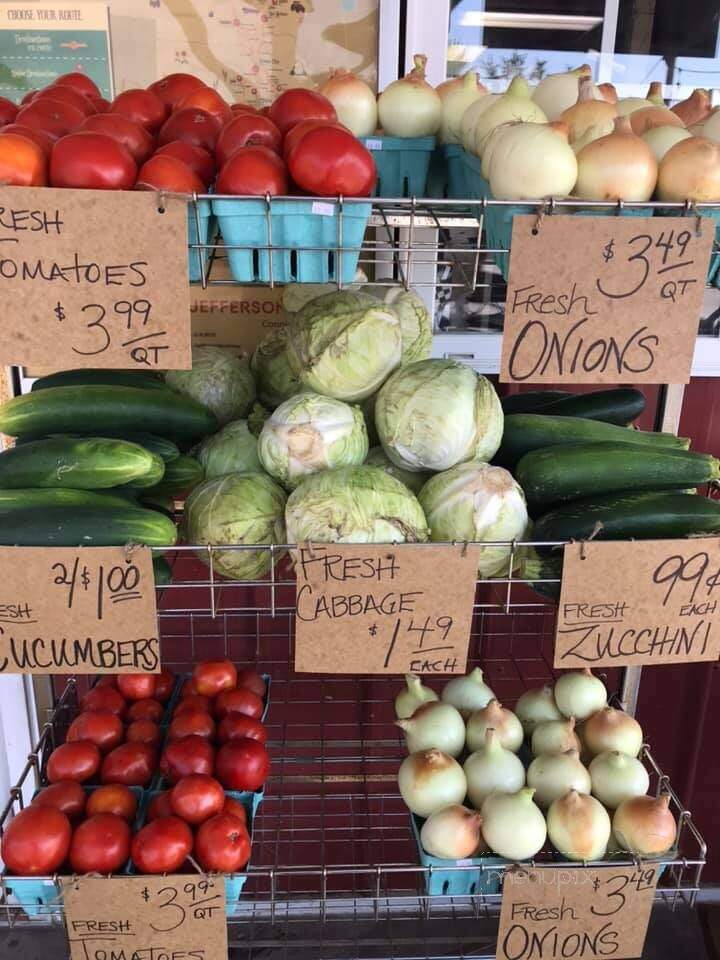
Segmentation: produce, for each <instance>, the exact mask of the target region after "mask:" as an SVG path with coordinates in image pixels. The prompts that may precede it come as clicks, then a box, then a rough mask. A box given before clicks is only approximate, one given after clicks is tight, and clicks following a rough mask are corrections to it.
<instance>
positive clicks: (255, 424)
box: [247, 403, 270, 438]
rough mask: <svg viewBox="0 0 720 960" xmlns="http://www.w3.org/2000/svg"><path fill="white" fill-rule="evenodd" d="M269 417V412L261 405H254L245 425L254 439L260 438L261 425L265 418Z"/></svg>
mask: <svg viewBox="0 0 720 960" xmlns="http://www.w3.org/2000/svg"><path fill="white" fill-rule="evenodd" d="M269 416H270V411H269V410H268V409H266V408H265V407H264V406H263V405H262V404H261V403H254V404H253V406H252V410H251V411H250V413H249V414H248V418H247V425H248V429H249V431H250V433H251V434H252V435H253V436H254V437H256V438H257V437H259V436H260V431H261V430H262V428H263V425H264V423H265V421H266V420H267V418H268V417H269Z"/></svg>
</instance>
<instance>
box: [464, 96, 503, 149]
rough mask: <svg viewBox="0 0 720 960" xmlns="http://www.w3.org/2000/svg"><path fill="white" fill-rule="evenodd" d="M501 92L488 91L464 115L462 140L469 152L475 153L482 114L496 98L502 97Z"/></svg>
mask: <svg viewBox="0 0 720 960" xmlns="http://www.w3.org/2000/svg"><path fill="white" fill-rule="evenodd" d="M500 96H501V95H500V94H499V93H488V94H486V96H484V97H480V99H478V100H475V101H474V102H473V103H471V104H470V106H469V107H468V108H467V110H466V111H465V113H464V114H463V115H462V120H461V121H460V142H461V143H462V145H463V147H464V148H465V149H466V150H467V151H468V153H475V127H476V125H477V123H478V120H479V118H480V116H481V115H482V114H483V113H484V112H485V111H486V110H488V109H489V108H490V107H491V106H492V105H493V103H495V101H496V100H499V99H500Z"/></svg>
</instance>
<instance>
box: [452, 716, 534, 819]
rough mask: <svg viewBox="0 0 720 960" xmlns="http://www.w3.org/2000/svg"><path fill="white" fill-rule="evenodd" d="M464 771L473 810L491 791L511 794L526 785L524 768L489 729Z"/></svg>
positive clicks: (464, 766) (466, 762) (471, 755)
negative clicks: (483, 741) (481, 744)
mask: <svg viewBox="0 0 720 960" xmlns="http://www.w3.org/2000/svg"><path fill="white" fill-rule="evenodd" d="M463 770H464V771H465V777H466V778H467V789H468V797H469V798H470V802H471V803H472V805H473V806H474V807H480V805H481V804H482V803H483V801H484V800H485V798H486V797H489V796H490V794H491V793H492V792H493V790H502V791H504V792H506V793H514V792H515V791H516V790H519V789H520V787H523V786H525V767H524V766H523V765H522V763H521V761H520V760H519V759H518V757H517V756H516V755H515V754H514V753H513V752H512V750H506V749H505V747H503V746H502V744H501V743H500V740H499V738H498V737H497V735H496V733H495V731H494V730H493V729H492V728H490V729H488V730H487V731H486V733H485V743H484V744H483V746H482V747H480V749H479V750H476V751H475V752H474V753H471V754H470V756H469V757H468V758H467V760H466V761H465V763H464V764H463Z"/></svg>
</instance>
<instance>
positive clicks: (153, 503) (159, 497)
mask: <svg viewBox="0 0 720 960" xmlns="http://www.w3.org/2000/svg"><path fill="white" fill-rule="evenodd" d="M142 494H143V495H142V496H141V497H140V503H141V505H142V506H143V507H148V509H150V510H159V511H160V513H164V514H165V515H166V516H168V517H174V516H175V500H174V498H173V497H171V496H168V495H165V494H162V493H153V491H152V490H148V491H145V490H143V491H142Z"/></svg>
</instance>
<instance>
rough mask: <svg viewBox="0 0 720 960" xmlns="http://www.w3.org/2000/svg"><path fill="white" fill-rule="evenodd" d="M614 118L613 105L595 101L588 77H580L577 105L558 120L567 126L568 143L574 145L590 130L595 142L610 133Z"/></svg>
mask: <svg viewBox="0 0 720 960" xmlns="http://www.w3.org/2000/svg"><path fill="white" fill-rule="evenodd" d="M616 116H617V107H616V106H615V104H613V103H608V102H607V100H598V99H596V97H595V95H594V92H593V84H592V81H591V80H590V78H589V77H582V78H581V79H580V90H579V93H578V100H577V103H574V104H573V105H572V107H568V109H567V110H564V111H563V113H562V115H561V117H560V119H561V120H562V121H563V122H564V123H566V124H567V125H568V141H569V142H570V143H571V144H574V143H575V141H576V140H581V139H582V138H583V137H584V136H585V135H586V133H587V131H588V130H589V129H590V128H594V129H595V131H596V133H595V136H594V139H596V140H597V139H598V138H599V137H604V136H606V135H607V134H608V133H611V132H612V130H613V127H614V122H615V117H616Z"/></svg>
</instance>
